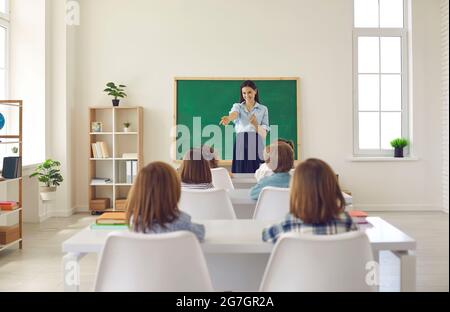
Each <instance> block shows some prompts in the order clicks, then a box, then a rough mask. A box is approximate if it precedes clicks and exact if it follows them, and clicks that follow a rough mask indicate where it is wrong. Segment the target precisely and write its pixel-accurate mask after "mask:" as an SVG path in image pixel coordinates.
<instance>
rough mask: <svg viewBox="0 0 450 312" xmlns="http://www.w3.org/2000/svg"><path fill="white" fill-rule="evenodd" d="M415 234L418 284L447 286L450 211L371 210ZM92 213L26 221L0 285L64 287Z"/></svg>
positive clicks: (92, 264)
mask: <svg viewBox="0 0 450 312" xmlns="http://www.w3.org/2000/svg"><path fill="white" fill-rule="evenodd" d="M371 216H380V217H382V218H384V219H385V220H386V221H388V222H390V223H392V224H393V225H395V226H396V227H398V228H399V229H401V230H402V231H404V232H405V233H407V234H408V235H410V236H411V237H413V238H415V239H416V240H417V242H418V243H417V245H418V246H417V247H418V249H417V290H418V291H432V292H435V291H445V292H448V291H449V262H448V260H449V230H448V228H449V227H448V226H449V216H448V214H444V213H439V212H432V213H428V212H427V213H425V212H424V213H420V212H396V213H372V214H371ZM93 219H94V218H93V217H91V216H90V215H88V214H77V215H74V216H72V217H70V218H51V219H49V220H48V221H46V222H44V223H42V224H25V226H24V249H23V250H18V249H11V250H6V251H3V252H1V253H0V291H62V290H63V285H62V252H61V244H62V242H63V241H64V240H66V239H67V238H69V237H70V236H72V235H73V234H75V233H76V232H77V231H79V230H80V229H82V228H84V227H86V226H87V225H88V224H90V223H91V222H92V221H93ZM380 261H381V279H382V280H383V281H384V282H383V283H382V285H381V290H382V291H398V289H399V270H398V262H397V259H396V258H395V257H394V256H393V255H391V254H390V253H388V252H386V253H383V254H382V255H381V257H380ZM96 266H97V256H96V255H88V256H86V257H85V258H83V260H81V287H80V288H81V290H82V291H90V290H91V289H92V286H93V281H94V277H95V271H96Z"/></svg>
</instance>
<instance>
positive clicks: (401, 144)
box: [391, 138, 409, 158]
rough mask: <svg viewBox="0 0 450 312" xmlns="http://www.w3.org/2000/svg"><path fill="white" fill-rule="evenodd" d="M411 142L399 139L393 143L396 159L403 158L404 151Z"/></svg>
mask: <svg viewBox="0 0 450 312" xmlns="http://www.w3.org/2000/svg"><path fill="white" fill-rule="evenodd" d="M408 144H409V142H408V140H407V139H404V138H397V139H395V140H392V141H391V146H392V147H393V148H394V150H395V152H394V157H397V158H402V157H403V149H404V148H405V147H406V146H408Z"/></svg>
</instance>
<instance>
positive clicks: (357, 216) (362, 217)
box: [348, 210, 369, 224]
mask: <svg viewBox="0 0 450 312" xmlns="http://www.w3.org/2000/svg"><path fill="white" fill-rule="evenodd" d="M348 214H349V215H350V217H352V219H353V222H355V223H356V224H366V223H369V222H367V220H366V218H367V216H368V214H367V212H365V211H360V210H350V211H349V212H348Z"/></svg>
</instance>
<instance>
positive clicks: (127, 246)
mask: <svg viewBox="0 0 450 312" xmlns="http://www.w3.org/2000/svg"><path fill="white" fill-rule="evenodd" d="M94 290H95V291H114V292H116V291H126V292H163V291H164V292H165V291H175V292H189V291H195V292H197V291H213V288H212V283H211V278H210V275H209V272H208V267H207V266H206V261H205V258H204V255H203V252H202V250H201V247H200V244H199V242H198V240H197V238H196V237H195V236H194V234H192V233H190V232H185V231H180V232H172V233H166V234H138V233H130V232H117V233H111V234H110V235H109V236H108V238H107V239H106V243H105V246H104V248H103V252H102V254H101V256H100V261H99V265H98V268H97V275H96V280H95V287H94Z"/></svg>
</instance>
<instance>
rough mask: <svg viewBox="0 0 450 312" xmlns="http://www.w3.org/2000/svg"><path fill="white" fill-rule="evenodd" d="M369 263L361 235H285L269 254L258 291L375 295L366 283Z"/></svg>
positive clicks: (369, 253) (367, 245) (368, 250)
mask: <svg viewBox="0 0 450 312" xmlns="http://www.w3.org/2000/svg"><path fill="white" fill-rule="evenodd" d="M371 261H373V255H372V249H371V247H370V242H369V239H368V238H367V235H366V234H365V233H364V232H360V231H354V232H349V233H344V234H336V235H312V234H299V233H288V234H284V235H282V236H281V238H280V239H279V240H278V241H277V243H276V245H275V247H274V249H273V251H272V254H271V256H270V259H269V262H268V264H267V267H266V271H265V273H264V277H263V280H262V282H261V287H260V291H296V292H299V291H305V292H306V291H375V290H376V286H371V285H368V283H367V282H366V277H367V276H368V274H370V273H371V272H370V271H369V269H370V268H372V267H371V266H368V268H369V269H366V265H368V264H370V262H371ZM369 282H370V280H369Z"/></svg>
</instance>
